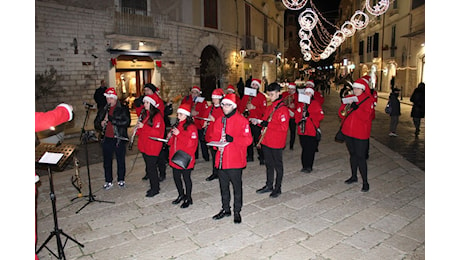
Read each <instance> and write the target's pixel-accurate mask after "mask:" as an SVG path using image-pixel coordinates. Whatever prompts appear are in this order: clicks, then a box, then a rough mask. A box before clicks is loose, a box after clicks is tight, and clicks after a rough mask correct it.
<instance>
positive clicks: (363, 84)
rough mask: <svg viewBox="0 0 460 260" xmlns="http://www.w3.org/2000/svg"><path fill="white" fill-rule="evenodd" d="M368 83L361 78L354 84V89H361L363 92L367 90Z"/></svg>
mask: <svg viewBox="0 0 460 260" xmlns="http://www.w3.org/2000/svg"><path fill="white" fill-rule="evenodd" d="M366 86H367V83H366V81H364V79H362V78H360V79H357V80H356V81H355V82H353V88H360V89H362V90H363V91H364V90H365V89H366Z"/></svg>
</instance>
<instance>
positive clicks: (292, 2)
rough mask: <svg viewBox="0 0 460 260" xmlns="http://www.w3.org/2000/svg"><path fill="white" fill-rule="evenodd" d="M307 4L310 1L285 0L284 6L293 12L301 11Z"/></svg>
mask: <svg viewBox="0 0 460 260" xmlns="http://www.w3.org/2000/svg"><path fill="white" fill-rule="evenodd" d="M307 2H308V0H283V4H284V6H286V8H288V9H291V10H300V9H302V8H303V7H304V6H305V5H306V4H307Z"/></svg>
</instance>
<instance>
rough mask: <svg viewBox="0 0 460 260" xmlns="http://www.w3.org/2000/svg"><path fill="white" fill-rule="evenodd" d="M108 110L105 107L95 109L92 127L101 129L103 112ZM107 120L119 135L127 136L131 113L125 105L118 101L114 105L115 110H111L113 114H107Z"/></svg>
mask: <svg viewBox="0 0 460 260" xmlns="http://www.w3.org/2000/svg"><path fill="white" fill-rule="evenodd" d="M107 112H108V111H107V110H106V109H105V108H102V109H99V110H98V111H97V115H96V118H95V119H94V128H95V129H97V130H99V131H102V127H101V122H102V120H104V118H105V114H106V113H107ZM109 121H110V122H112V124H113V126H114V128H116V130H115V129H114V131H115V132H116V133H118V134H119V135H120V136H121V137H125V138H128V127H129V125H130V124H131V115H130V113H129V108H128V107H127V106H126V105H122V104H121V103H120V101H118V102H117V104H116V105H115V110H114V111H113V116H109Z"/></svg>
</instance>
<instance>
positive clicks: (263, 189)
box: [256, 186, 273, 193]
mask: <svg viewBox="0 0 460 260" xmlns="http://www.w3.org/2000/svg"><path fill="white" fill-rule="evenodd" d="M270 191H273V188H272V187H267V186H263V187H262V188H260V189H258V190H256V193H266V192H270Z"/></svg>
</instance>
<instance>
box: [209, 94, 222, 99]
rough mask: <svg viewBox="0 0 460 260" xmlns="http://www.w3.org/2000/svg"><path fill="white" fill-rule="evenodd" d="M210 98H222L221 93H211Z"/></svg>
mask: <svg viewBox="0 0 460 260" xmlns="http://www.w3.org/2000/svg"><path fill="white" fill-rule="evenodd" d="M211 98H218V99H222V98H223V96H221V95H212V96H211Z"/></svg>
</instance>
